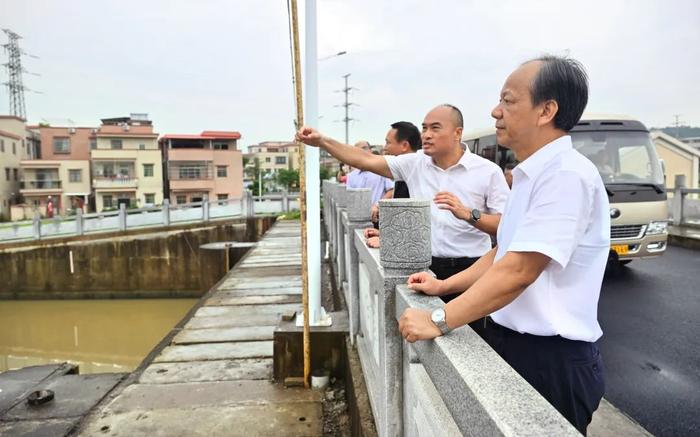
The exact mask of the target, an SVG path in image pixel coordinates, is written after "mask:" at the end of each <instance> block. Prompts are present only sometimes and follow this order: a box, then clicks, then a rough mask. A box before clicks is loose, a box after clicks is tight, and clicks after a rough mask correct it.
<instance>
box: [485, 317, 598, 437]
mask: <svg viewBox="0 0 700 437" xmlns="http://www.w3.org/2000/svg"><path fill="white" fill-rule="evenodd" d="M484 339H485V340H486V341H487V342H488V343H489V344H490V345H491V347H492V348H493V349H494V350H495V351H496V352H497V353H498V354H499V355H500V356H501V357H502V358H503V359H504V360H505V361H506V362H507V363H508V364H510V366H511V367H512V368H513V369H515V371H517V372H518V373H519V374H520V376H522V377H523V378H524V379H525V380H526V381H527V382H529V383H530V385H532V386H533V387H534V388H535V390H537V391H538V392H539V393H540V394H541V395H542V396H543V397H544V398H545V399H547V401H549V403H550V404H552V406H554V408H556V409H557V411H559V412H560V413H561V414H562V415H563V416H564V417H565V418H566V419H567V420H568V421H569V422H571V424H572V425H574V426H575V427H576V429H578V430H579V431H580V432H581V433H582V434H583V435H586V428H587V427H588V424H589V423H591V418H592V417H593V412H594V411H595V410H596V409H597V408H598V405H599V404H600V400H601V399H602V398H603V394H604V393H605V370H604V368H603V361H602V359H601V356H600V351H599V350H598V345H597V344H596V343H588V342H585V341H575V340H569V339H566V338H563V337H560V336H558V335H556V336H550V337H542V336H537V335H531V334H521V333H519V332H515V331H513V330H510V329H508V328H506V327H504V326H501V325H498V324H497V323H495V322H493V321H492V320H491V318H487V319H486V329H485V336H484Z"/></svg>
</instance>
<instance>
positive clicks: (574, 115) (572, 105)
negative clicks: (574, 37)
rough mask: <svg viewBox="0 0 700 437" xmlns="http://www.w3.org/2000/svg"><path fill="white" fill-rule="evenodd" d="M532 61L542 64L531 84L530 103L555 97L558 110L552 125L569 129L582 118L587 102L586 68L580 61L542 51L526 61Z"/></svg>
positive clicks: (534, 103)
mask: <svg viewBox="0 0 700 437" xmlns="http://www.w3.org/2000/svg"><path fill="white" fill-rule="evenodd" d="M533 61H539V62H541V63H542V66H541V67H540V70H539V71H538V72H537V76H535V80H533V81H532V84H531V85H530V94H531V96H532V104H533V105H538V104H540V103H542V102H544V101H547V100H555V101H556V102H557V104H558V105H559V110H558V111H557V114H556V115H555V116H554V126H555V127H557V128H558V129H561V130H563V131H565V132H568V131H570V130H571V129H572V128H573V127H574V126H576V123H578V121H579V120H580V119H581V115H583V110H584V109H586V104H587V103H588V75H587V74H586V70H585V69H584V68H583V65H581V63H580V62H579V61H577V60H575V59H571V58H565V57H560V56H553V55H545V56H541V57H539V58H536V59H532V60H530V61H528V62H533ZM528 62H526V64H527V63H528Z"/></svg>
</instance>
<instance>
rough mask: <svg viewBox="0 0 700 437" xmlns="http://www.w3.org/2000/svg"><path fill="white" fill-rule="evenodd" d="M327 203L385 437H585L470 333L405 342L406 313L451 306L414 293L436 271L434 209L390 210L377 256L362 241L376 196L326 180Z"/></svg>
mask: <svg viewBox="0 0 700 437" xmlns="http://www.w3.org/2000/svg"><path fill="white" fill-rule="evenodd" d="M322 195H323V217H324V223H325V226H326V232H327V236H328V241H329V246H330V252H329V257H330V261H331V262H332V263H333V267H334V268H333V271H334V273H335V276H336V277H335V280H336V283H337V284H338V285H339V288H341V289H342V291H343V295H344V297H345V301H346V304H347V308H348V315H349V320H350V339H351V342H352V343H353V345H354V347H356V349H357V351H358V354H359V356H360V361H361V363H362V371H363V374H364V377H365V382H366V385H367V391H368V394H369V398H370V404H371V406H372V412H373V414H374V419H375V422H376V426H377V431H378V433H379V435H380V436H401V435H407V436H426V435H429V436H449V435H479V436H481V435H508V436H516V435H548V436H549V435H551V436H554V435H557V436H558V435H572V436H573V435H580V434H579V433H578V432H577V431H576V429H575V428H573V427H572V426H571V425H570V424H569V423H568V422H567V421H566V419H564V418H563V417H562V416H561V415H560V414H559V413H558V412H557V411H556V410H555V409H554V408H553V407H552V406H551V405H550V404H549V403H548V402H547V401H546V400H545V399H544V398H542V397H541V396H540V395H539V394H538V393H537V392H536V391H535V389H534V388H532V387H531V386H530V385H529V384H528V383H527V382H526V381H525V380H523V379H522V378H521V377H520V376H519V375H518V374H517V373H516V372H515V371H514V370H513V369H512V368H511V367H510V366H508V364H507V363H506V362H505V361H503V359H501V358H500V356H498V354H496V352H494V351H493V349H491V347H490V346H489V345H488V344H487V343H486V342H484V341H483V340H482V339H481V337H479V336H478V335H477V334H476V333H475V332H474V331H472V329H471V328H469V326H464V327H462V328H459V329H456V330H454V331H452V332H451V333H450V334H448V335H446V336H444V337H440V338H438V339H436V340H432V341H420V342H416V343H414V344H409V343H407V342H405V341H403V338H402V337H401V335H400V333H399V331H398V322H397V319H398V318H399V317H400V316H401V314H402V313H403V311H404V310H405V309H406V308H409V307H410V308H424V309H431V308H435V307H439V306H442V305H443V303H442V301H441V300H440V299H439V298H436V297H430V296H425V295H420V294H416V293H413V292H412V291H410V290H409V289H408V288H407V287H406V286H405V283H406V280H407V278H408V276H409V275H410V274H412V273H415V272H417V271H421V270H427V269H428V267H429V265H430V262H431V247H430V204H429V202H428V201H425V200H414V199H396V200H383V201H381V202H380V207H379V208H380V216H381V218H382V219H381V223H380V232H381V248H380V249H370V248H368V247H367V246H366V244H365V239H364V237H363V235H362V232H363V229H364V228H365V227H367V226H370V206H371V205H370V204H371V192H370V190H369V189H348V188H346V187H345V186H344V185H340V184H337V183H334V182H330V181H324V182H323V194H322Z"/></svg>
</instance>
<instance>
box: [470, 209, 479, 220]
mask: <svg viewBox="0 0 700 437" xmlns="http://www.w3.org/2000/svg"><path fill="white" fill-rule="evenodd" d="M472 217H473V218H474V220H479V219H480V218H481V211H479V210H478V209H474V210H472Z"/></svg>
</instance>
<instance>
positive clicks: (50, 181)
mask: <svg viewBox="0 0 700 437" xmlns="http://www.w3.org/2000/svg"><path fill="white" fill-rule="evenodd" d="M36 131H38V140H37V139H36V137H35V138H34V140H35V141H36V143H35V145H34V147H32V142H31V141H30V140H28V143H27V145H28V146H27V155H26V159H24V160H22V161H21V163H20V165H21V172H22V180H21V182H20V193H21V194H22V197H23V198H24V203H25V204H26V205H28V206H29V207H31V209H33V210H37V211H39V213H41V214H42V215H44V216H45V215H46V209H47V206H48V203H49V202H51V203H52V204H53V209H54V213H56V214H65V213H67V212H70V211H73V210H75V209H82V210H83V211H85V212H87V211H88V204H89V197H90V161H89V159H90V154H89V149H90V143H91V141H93V140H94V135H95V131H96V129H95V128H94V127H72V126H68V127H62V126H39V127H38V128H34V129H31V130H30V131H29V135H28V137H29V138H30V139H31V138H32V136H33V135H32V132H36Z"/></svg>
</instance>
